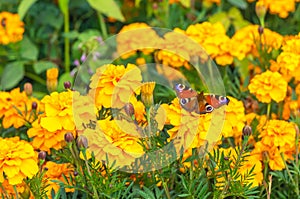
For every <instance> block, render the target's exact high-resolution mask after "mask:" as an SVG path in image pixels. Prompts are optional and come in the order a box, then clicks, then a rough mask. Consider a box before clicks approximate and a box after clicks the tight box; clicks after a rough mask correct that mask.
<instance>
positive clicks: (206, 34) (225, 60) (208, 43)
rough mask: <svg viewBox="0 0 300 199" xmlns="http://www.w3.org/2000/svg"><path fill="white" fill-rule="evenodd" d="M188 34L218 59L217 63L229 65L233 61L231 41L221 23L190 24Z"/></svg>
mask: <svg viewBox="0 0 300 199" xmlns="http://www.w3.org/2000/svg"><path fill="white" fill-rule="evenodd" d="M186 35H188V36H189V37H191V38H193V39H194V40H195V41H197V43H198V44H199V45H200V46H202V47H203V49H204V50H205V51H206V52H207V54H208V55H210V56H211V57H212V58H213V59H215V60H216V62H217V64H220V65H223V66H224V65H227V64H231V63H232V62H233V57H232V55H231V51H233V49H231V48H232V47H231V46H232V45H231V41H230V38H229V37H228V36H227V35H226V30H225V28H224V26H223V24H221V23H215V24H212V23H210V22H204V23H201V24H195V25H190V26H189V27H188V28H187V30H186Z"/></svg>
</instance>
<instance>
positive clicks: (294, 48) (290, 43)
mask: <svg viewBox="0 0 300 199" xmlns="http://www.w3.org/2000/svg"><path fill="white" fill-rule="evenodd" d="M281 49H282V52H281V53H280V54H279V55H278V57H277V59H276V62H271V64H272V65H271V68H273V70H274V69H275V70H276V69H277V71H279V72H280V73H281V74H282V75H283V76H284V77H285V79H286V80H287V81H289V80H290V79H291V78H293V77H294V78H295V80H296V81H299V80H300V69H299V68H300V33H299V34H298V35H297V36H294V37H291V38H288V39H286V41H285V42H284V44H283V45H282V47H281Z"/></svg>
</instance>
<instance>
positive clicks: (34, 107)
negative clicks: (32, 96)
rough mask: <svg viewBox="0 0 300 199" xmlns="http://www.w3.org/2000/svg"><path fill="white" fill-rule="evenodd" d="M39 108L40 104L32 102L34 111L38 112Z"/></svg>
mask: <svg viewBox="0 0 300 199" xmlns="http://www.w3.org/2000/svg"><path fill="white" fill-rule="evenodd" d="M37 107H38V104H37V103H36V102H32V104H31V108H32V110H36V109H37Z"/></svg>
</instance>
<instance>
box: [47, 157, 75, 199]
mask: <svg viewBox="0 0 300 199" xmlns="http://www.w3.org/2000/svg"><path fill="white" fill-rule="evenodd" d="M43 168H47V171H46V173H45V175H44V178H45V179H46V182H45V183H46V184H47V185H49V186H47V187H46V190H47V195H48V197H49V198H51V191H52V190H54V192H55V193H57V192H58V190H59V188H60V186H59V183H57V182H53V180H59V181H62V182H64V183H68V182H66V180H65V177H66V178H67V179H69V176H70V175H72V173H73V171H74V169H73V168H72V165H71V164H66V163H65V164H57V163H55V162H51V161H48V162H46V164H45V165H44V166H43ZM64 176H65V177H64ZM65 190H66V192H73V191H74V189H70V188H66V189H65Z"/></svg>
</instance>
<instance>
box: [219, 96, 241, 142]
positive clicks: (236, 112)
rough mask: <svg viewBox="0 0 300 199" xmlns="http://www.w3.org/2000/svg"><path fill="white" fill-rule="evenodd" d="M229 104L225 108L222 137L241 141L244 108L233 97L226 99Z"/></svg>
mask: <svg viewBox="0 0 300 199" xmlns="http://www.w3.org/2000/svg"><path fill="white" fill-rule="evenodd" d="M228 98H229V99H230V103H229V104H228V105H227V107H226V115H225V123H224V126H223V130H222V135H223V136H224V137H225V138H227V137H234V138H236V141H239V140H241V137H242V130H243V128H244V126H245V121H246V120H245V117H246V116H245V108H244V105H243V102H242V101H238V100H237V99H235V98H233V97H228Z"/></svg>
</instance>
